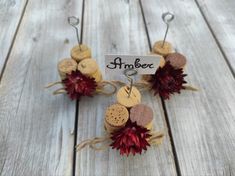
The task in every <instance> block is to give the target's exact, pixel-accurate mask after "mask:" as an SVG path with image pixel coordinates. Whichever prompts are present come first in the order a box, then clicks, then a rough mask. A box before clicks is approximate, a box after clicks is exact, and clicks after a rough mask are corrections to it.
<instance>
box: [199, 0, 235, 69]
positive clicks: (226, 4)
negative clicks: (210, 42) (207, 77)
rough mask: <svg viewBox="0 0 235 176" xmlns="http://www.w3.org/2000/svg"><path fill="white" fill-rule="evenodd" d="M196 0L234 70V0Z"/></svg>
mask: <svg viewBox="0 0 235 176" xmlns="http://www.w3.org/2000/svg"><path fill="white" fill-rule="evenodd" d="M196 2H197V3H198V5H199V7H200V8H201V10H202V12H203V14H204V16H205V18H206V20H207V22H208V24H209V26H210V27H211V29H212V31H213V33H214V35H215V37H216V39H217V40H218V43H219V45H220V46H221V48H222V50H223V52H224V54H225V56H226V57H227V59H228V61H229V63H230V65H231V67H232V69H233V71H234V72H235V59H234V58H235V46H234V41H235V27H234V26H235V12H234V11H235V1H234V0H226V1H219V0H197V1H196Z"/></svg>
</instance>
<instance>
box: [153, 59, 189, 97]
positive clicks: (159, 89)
mask: <svg viewBox="0 0 235 176" xmlns="http://www.w3.org/2000/svg"><path fill="white" fill-rule="evenodd" d="M185 76H187V75H186V74H183V69H182V68H180V69H176V68H174V67H173V66H172V65H171V64H170V62H166V64H165V65H164V66H163V67H159V68H158V69H157V71H156V73H155V75H153V76H152V77H151V79H150V81H149V82H150V84H151V89H152V90H153V91H154V95H156V94H159V95H160V96H161V97H163V98H164V99H169V98H170V94H174V93H175V92H177V93H180V90H181V89H184V88H185V87H184V86H183V84H185V83H187V82H186V81H185V80H184V77H185Z"/></svg>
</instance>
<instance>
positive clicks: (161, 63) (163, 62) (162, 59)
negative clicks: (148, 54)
mask: <svg viewBox="0 0 235 176" xmlns="http://www.w3.org/2000/svg"><path fill="white" fill-rule="evenodd" d="M165 63H166V61H165V59H164V57H161V59H160V63H159V67H163V66H164V65H165Z"/></svg>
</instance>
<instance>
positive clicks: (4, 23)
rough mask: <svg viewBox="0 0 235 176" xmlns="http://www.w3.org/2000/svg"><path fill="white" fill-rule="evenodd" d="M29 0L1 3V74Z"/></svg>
mask: <svg viewBox="0 0 235 176" xmlns="http://www.w3.org/2000/svg"><path fill="white" fill-rule="evenodd" d="M26 2H27V0H18V1H14V0H1V1H0V41H1V42H0V74H1V72H2V69H3V66H4V63H5V60H6V58H7V54H8V52H9V49H10V47H11V44H12V42H13V39H14V35H15V32H16V30H17V26H18V24H19V23H20V19H21V15H22V14H23V10H24V7H25V5H26Z"/></svg>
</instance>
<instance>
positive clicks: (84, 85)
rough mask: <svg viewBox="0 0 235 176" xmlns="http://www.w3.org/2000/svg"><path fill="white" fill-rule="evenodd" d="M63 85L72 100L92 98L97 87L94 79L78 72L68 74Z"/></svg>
mask: <svg viewBox="0 0 235 176" xmlns="http://www.w3.org/2000/svg"><path fill="white" fill-rule="evenodd" d="M63 84H64V87H65V90H66V91H67V94H68V95H69V97H70V98H71V99H72V100H74V99H77V100H78V99H79V98H80V97H81V96H92V95H93V93H94V92H95V90H96V87H97V83H96V82H95V79H94V78H90V77H87V76H85V75H83V74H82V73H81V72H80V71H78V70H77V71H72V72H71V74H67V75H66V78H65V79H64V80H63Z"/></svg>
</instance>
